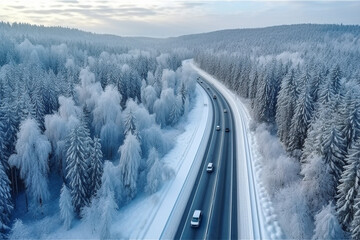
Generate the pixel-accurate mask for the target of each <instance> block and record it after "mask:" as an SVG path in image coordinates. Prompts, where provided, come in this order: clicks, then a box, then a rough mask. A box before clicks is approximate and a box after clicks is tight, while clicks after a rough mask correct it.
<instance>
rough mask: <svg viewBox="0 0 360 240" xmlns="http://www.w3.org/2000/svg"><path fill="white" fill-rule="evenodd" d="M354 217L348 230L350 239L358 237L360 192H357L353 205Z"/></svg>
mask: <svg viewBox="0 0 360 240" xmlns="http://www.w3.org/2000/svg"><path fill="white" fill-rule="evenodd" d="M353 213H354V218H353V220H352V221H351V225H350V232H351V237H352V239H360V192H358V193H357V195H356V198H355V201H354V206H353Z"/></svg>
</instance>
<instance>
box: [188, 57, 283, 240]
mask: <svg viewBox="0 0 360 240" xmlns="http://www.w3.org/2000/svg"><path fill="white" fill-rule="evenodd" d="M187 61H190V62H191V66H192V67H193V68H194V69H195V71H197V72H198V74H199V75H200V76H202V77H203V78H205V79H206V80H207V81H209V82H210V83H211V84H213V85H214V86H215V87H216V88H217V89H218V90H219V91H220V92H221V93H222V94H223V95H224V97H225V98H226V100H227V101H228V103H229V105H230V107H231V108H232V110H233V113H234V118H235V125H236V129H235V130H236V132H237V134H236V141H237V142H236V145H237V149H238V151H237V178H238V209H239V212H238V224H239V226H238V229H239V231H238V232H239V239H280V238H284V235H283V232H282V230H281V228H280V226H279V224H278V222H277V220H276V219H277V217H276V215H275V213H274V209H273V207H272V203H271V201H270V197H269V195H268V193H267V192H266V190H265V188H264V186H263V184H262V182H261V180H260V175H261V165H260V160H259V158H260V157H261V156H260V153H259V151H258V148H259V146H258V145H257V144H256V141H255V136H253V133H251V132H250V131H249V124H250V122H251V121H252V119H251V116H250V114H249V112H248V110H247V109H246V107H245V105H244V104H243V103H242V102H241V100H240V99H239V98H238V97H237V95H236V94H235V93H233V92H231V91H230V90H229V89H228V88H226V87H225V86H224V85H223V84H222V83H221V82H220V81H218V80H216V79H215V78H214V77H213V76H211V75H210V74H208V73H206V72H205V71H203V70H201V69H200V68H199V67H197V66H196V65H195V64H194V63H193V61H192V60H187Z"/></svg>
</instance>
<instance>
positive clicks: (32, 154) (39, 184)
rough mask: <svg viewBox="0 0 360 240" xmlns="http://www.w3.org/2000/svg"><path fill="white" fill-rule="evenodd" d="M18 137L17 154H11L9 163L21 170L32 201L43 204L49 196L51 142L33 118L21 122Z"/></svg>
mask: <svg viewBox="0 0 360 240" xmlns="http://www.w3.org/2000/svg"><path fill="white" fill-rule="evenodd" d="M17 138H18V140H17V142H16V154H13V155H11V157H10V159H9V163H10V165H11V166H15V167H17V168H18V169H19V170H20V177H21V178H22V179H23V180H24V182H25V186H26V192H27V193H28V194H29V196H30V197H31V199H32V202H33V203H40V205H41V204H42V202H43V201H45V200H47V199H48V197H49V190H48V183H47V174H48V170H49V167H48V158H49V154H50V152H51V144H50V142H49V140H48V139H47V137H46V136H44V135H42V134H41V131H40V128H39V126H38V124H37V122H36V121H35V120H34V119H32V118H28V119H26V120H24V121H23V122H22V123H21V125H20V131H19V132H18V134H17Z"/></svg>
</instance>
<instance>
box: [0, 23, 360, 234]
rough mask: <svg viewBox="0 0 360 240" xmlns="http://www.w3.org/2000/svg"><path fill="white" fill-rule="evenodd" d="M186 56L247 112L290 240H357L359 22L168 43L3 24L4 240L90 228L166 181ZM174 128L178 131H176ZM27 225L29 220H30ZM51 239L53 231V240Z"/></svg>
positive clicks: (189, 92) (0, 141)
mask: <svg viewBox="0 0 360 240" xmlns="http://www.w3.org/2000/svg"><path fill="white" fill-rule="evenodd" d="M188 58H194V61H195V63H196V64H198V65H199V66H200V67H201V68H202V69H203V70H205V71H207V72H208V73H210V74H212V75H214V76H215V77H217V78H218V79H219V80H221V81H223V82H224V83H225V84H226V85H227V86H228V87H229V88H230V89H233V90H234V91H236V92H237V93H238V95H239V96H241V97H242V98H243V100H244V101H245V102H247V103H248V106H249V108H250V109H251V110H252V115H253V118H254V119H255V122H254V123H253V124H251V129H252V131H253V132H254V134H255V135H256V136H257V141H258V143H259V144H260V145H261V153H262V154H263V162H262V163H263V166H262V173H263V175H262V176H261V178H262V181H263V184H264V186H265V187H266V190H267V191H268V193H269V194H270V196H271V198H272V202H273V205H274V207H275V212H276V214H277V216H278V221H279V222H280V225H281V227H282V228H283V230H284V232H285V234H286V236H287V237H288V238H291V239H311V238H312V239H341V238H353V239H359V238H360V227H359V224H360V186H359V183H360V87H359V85H360V27H358V26H343V25H311V24H309V25H290V26H279V27H269V28H262V29H244V30H224V31H217V32H212V33H205V34H196V35H187V36H181V37H177V38H169V39H153V38H122V37H117V36H112V35H97V34H92V33H86V32H82V31H79V30H76V29H68V28H60V27H42V26H32V25H28V24H8V23H0V211H1V214H0V238H7V237H10V238H24V237H35V238H36V237H38V238H40V237H41V236H40V235H34V231H35V230H33V232H29V231H30V230H29V228H27V227H26V226H25V225H26V221H30V220H31V221H33V220H34V221H38V222H40V223H42V222H43V223H45V224H47V227H48V228H55V226H56V224H58V222H56V223H53V222H50V223H51V224H49V222H48V221H52V220H49V219H50V218H49V219H46V217H47V216H53V215H58V216H59V218H61V224H62V227H63V228H65V229H71V228H72V227H73V226H74V225H75V224H78V223H79V222H86V223H87V224H88V226H91V229H90V230H89V229H87V230H88V231H93V232H96V233H97V235H98V236H100V237H101V238H108V237H109V236H110V225H111V222H112V220H113V218H114V214H115V213H116V211H118V210H119V209H121V208H122V207H124V206H125V205H127V204H129V203H130V202H131V201H132V200H134V199H135V198H136V196H138V195H139V194H148V195H150V194H152V193H155V192H156V191H158V190H159V189H160V188H161V186H162V184H163V183H164V182H165V181H167V180H169V179H171V178H172V176H173V172H172V169H170V168H168V167H167V166H166V164H164V162H163V161H162V157H163V156H164V155H165V154H166V153H168V152H169V151H170V150H171V148H172V147H173V144H174V137H175V135H176V134H177V133H176V131H174V129H176V128H177V127H178V124H179V122H181V121H182V120H184V119H186V116H187V114H188V112H189V110H190V109H191V107H192V104H193V102H194V100H195V98H196V96H195V86H196V81H195V79H196V77H197V76H195V74H194V73H193V71H192V70H191V68H190V66H188V65H186V64H184V65H182V60H184V59H188ZM177 131H178V132H179V131H181V127H180V129H177ZM29 219H30V220H29ZM51 230H54V229H50V230H49V231H51Z"/></svg>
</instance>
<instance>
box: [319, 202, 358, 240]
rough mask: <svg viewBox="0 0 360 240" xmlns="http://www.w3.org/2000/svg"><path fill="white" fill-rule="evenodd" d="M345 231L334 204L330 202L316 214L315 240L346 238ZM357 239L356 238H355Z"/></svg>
mask: <svg viewBox="0 0 360 240" xmlns="http://www.w3.org/2000/svg"><path fill="white" fill-rule="evenodd" d="M344 237H345V236H344V232H343V230H342V229H341V226H340V224H339V221H338V220H337V218H336V211H335V207H334V205H333V204H332V202H331V203H329V204H328V205H327V206H326V207H324V208H323V209H322V210H321V211H320V212H319V213H318V214H316V216H315V230H314V236H313V237H312V239H313V240H317V239H319V240H322V239H328V240H331V239H334V240H337V239H344ZM354 239H356V238H354Z"/></svg>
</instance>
